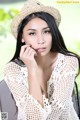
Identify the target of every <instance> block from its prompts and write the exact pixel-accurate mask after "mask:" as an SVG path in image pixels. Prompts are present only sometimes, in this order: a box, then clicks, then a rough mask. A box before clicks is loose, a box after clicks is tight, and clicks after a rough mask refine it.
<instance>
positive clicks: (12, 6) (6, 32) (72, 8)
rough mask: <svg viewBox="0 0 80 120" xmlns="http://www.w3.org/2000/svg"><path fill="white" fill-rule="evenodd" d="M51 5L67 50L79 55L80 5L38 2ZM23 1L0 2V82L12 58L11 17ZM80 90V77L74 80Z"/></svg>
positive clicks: (14, 43) (13, 48)
mask: <svg viewBox="0 0 80 120" xmlns="http://www.w3.org/2000/svg"><path fill="white" fill-rule="evenodd" d="M39 1H41V2H42V3H44V4H47V5H49V4H50V5H52V6H54V7H56V8H58V9H59V11H60V13H61V17H62V20H61V24H60V26H59V29H60V31H61V33H62V35H63V38H64V41H65V43H66V46H67V48H68V49H69V50H71V51H73V52H75V53H77V54H78V55H80V4H63V3H61V4H60V3H58V2H57V0H54V1H53V0H44V1H43V0H39ZM24 3H25V0H22V1H21V0H20V1H19V0H14V2H13V1H11V0H6V3H5V1H4V0H2V1H1V2H0V80H2V79H3V70H4V67H5V64H6V63H7V62H8V61H9V60H10V59H11V58H12V57H13V55H14V52H15V46H16V40H15V38H14V37H13V36H12V34H11V30H10V25H11V22H12V19H13V17H14V16H15V15H16V14H18V13H19V11H20V9H21V7H22V6H23V4H24ZM76 81H77V83H78V85H79V90H80V75H79V76H78V77H77V79H76Z"/></svg>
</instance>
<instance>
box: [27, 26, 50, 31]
mask: <svg viewBox="0 0 80 120" xmlns="http://www.w3.org/2000/svg"><path fill="white" fill-rule="evenodd" d="M45 29H50V28H49V27H45V28H43V30H45ZM29 30H33V31H36V29H28V30H27V31H29Z"/></svg>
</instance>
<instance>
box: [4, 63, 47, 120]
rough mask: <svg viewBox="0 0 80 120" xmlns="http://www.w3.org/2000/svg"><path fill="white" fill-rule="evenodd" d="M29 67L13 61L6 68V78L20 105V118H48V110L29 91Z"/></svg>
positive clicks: (21, 119) (42, 119)
mask: <svg viewBox="0 0 80 120" xmlns="http://www.w3.org/2000/svg"><path fill="white" fill-rule="evenodd" d="M26 73H27V69H26V68H25V70H24V69H22V68H21V67H20V66H19V65H17V64H15V63H14V62H11V63H9V64H7V66H6V68H5V70H4V80H5V81H6V83H7V85H8V87H9V89H10V91H11V92H12V94H13V97H14V100H15V102H16V106H17V107H18V120H29V119H30V120H46V115H47V113H46V110H45V109H44V108H42V106H41V105H40V104H39V103H38V102H37V100H36V99H34V98H33V97H32V95H30V94H29V93H28V85H27V77H28V73H27V74H26Z"/></svg>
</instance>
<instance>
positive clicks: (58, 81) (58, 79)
mask: <svg viewBox="0 0 80 120" xmlns="http://www.w3.org/2000/svg"><path fill="white" fill-rule="evenodd" d="M60 62H61V63H60ZM60 62H59V63H58V64H59V65H57V66H58V67H57V69H56V71H55V73H54V72H53V79H54V88H53V89H54V91H53V94H52V96H51V98H50V102H51V106H52V108H51V109H52V112H51V114H50V115H49V116H48V119H50V118H53V120H59V117H61V115H62V113H63V114H64V117H63V118H64V119H66V120H68V117H69V115H68V113H70V111H69V110H70V108H69V107H68V105H69V104H70V100H71V96H72V91H73V86H74V80H75V76H76V74H77V73H78V66H79V65H78V60H77V58H75V57H71V56H68V57H65V59H64V60H61V61H60ZM74 114H75V112H74V113H73V115H72V116H74ZM75 116H76V118H75V117H73V118H74V119H73V120H78V118H77V115H75ZM69 120H70V118H69ZM71 120H72V119H71Z"/></svg>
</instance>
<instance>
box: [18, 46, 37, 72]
mask: <svg viewBox="0 0 80 120" xmlns="http://www.w3.org/2000/svg"><path fill="white" fill-rule="evenodd" d="M35 56H37V53H36V51H35V50H34V49H33V48H31V46H30V45H24V46H22V47H21V51H20V59H21V60H22V61H23V62H24V64H25V65H26V66H27V68H28V70H29V71H30V72H33V71H35V72H36V70H37V62H36V60H35Z"/></svg>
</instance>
